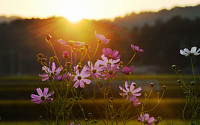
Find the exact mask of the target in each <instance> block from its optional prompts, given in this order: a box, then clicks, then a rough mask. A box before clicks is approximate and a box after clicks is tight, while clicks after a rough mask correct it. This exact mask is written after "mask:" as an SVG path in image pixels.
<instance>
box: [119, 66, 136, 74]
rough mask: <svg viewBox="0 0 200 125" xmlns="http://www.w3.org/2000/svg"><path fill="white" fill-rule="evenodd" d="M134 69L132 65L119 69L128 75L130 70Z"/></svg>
mask: <svg viewBox="0 0 200 125" xmlns="http://www.w3.org/2000/svg"><path fill="white" fill-rule="evenodd" d="M133 70H134V66H130V68H128V67H123V68H122V70H121V71H120V72H121V73H122V74H126V75H129V74H130V73H131V72H132V71H133Z"/></svg>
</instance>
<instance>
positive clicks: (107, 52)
mask: <svg viewBox="0 0 200 125" xmlns="http://www.w3.org/2000/svg"><path fill="white" fill-rule="evenodd" d="M118 53H119V52H118V51H117V50H114V51H112V49H110V48H107V49H105V48H103V54H104V55H105V57H107V58H108V59H113V60H116V59H119V58H120V55H118Z"/></svg>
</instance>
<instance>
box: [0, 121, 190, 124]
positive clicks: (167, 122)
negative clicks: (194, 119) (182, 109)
mask: <svg viewBox="0 0 200 125" xmlns="http://www.w3.org/2000/svg"><path fill="white" fill-rule="evenodd" d="M82 123H83V124H82V125H85V123H84V122H82ZM0 124H1V125H41V123H40V122H37V121H34V122H0ZM109 124H110V125H111V122H109ZM115 124H116V123H114V125H115ZM87 125H90V124H87ZM96 125H104V123H103V122H102V121H98V122H97V124H96ZM118 125H124V124H123V123H122V122H119V123H118ZM126 125H140V123H139V122H138V121H129V122H128V123H127V124H126ZM158 125H189V122H184V121H180V120H167V121H161V122H160V123H159V124H158Z"/></svg>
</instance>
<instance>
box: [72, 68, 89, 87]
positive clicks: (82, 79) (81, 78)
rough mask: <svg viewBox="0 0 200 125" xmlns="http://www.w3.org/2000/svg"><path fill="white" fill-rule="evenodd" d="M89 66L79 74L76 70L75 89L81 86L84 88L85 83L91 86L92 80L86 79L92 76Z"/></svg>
mask: <svg viewBox="0 0 200 125" xmlns="http://www.w3.org/2000/svg"><path fill="white" fill-rule="evenodd" d="M87 69H88V68H87V66H84V67H83V69H82V71H81V72H80V73H79V70H76V75H75V77H74V82H75V83H74V87H75V88H78V86H80V87H81V88H84V83H86V84H90V83H91V80H89V79H86V77H89V76H90V73H89V72H88V71H87Z"/></svg>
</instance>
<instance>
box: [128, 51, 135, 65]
mask: <svg viewBox="0 0 200 125" xmlns="http://www.w3.org/2000/svg"><path fill="white" fill-rule="evenodd" d="M136 53H137V52H135V53H134V55H133V56H132V58H131V59H130V61H129V62H128V63H127V64H126V66H127V65H128V64H130V63H131V62H132V60H133V59H134V57H135V55H136Z"/></svg>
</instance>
